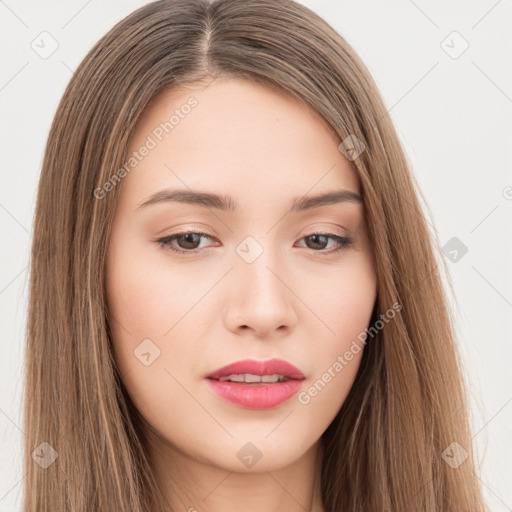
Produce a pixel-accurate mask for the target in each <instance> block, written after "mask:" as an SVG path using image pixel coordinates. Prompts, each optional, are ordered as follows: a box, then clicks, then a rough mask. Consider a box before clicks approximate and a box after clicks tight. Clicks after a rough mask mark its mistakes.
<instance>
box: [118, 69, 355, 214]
mask: <svg viewBox="0 0 512 512" xmlns="http://www.w3.org/2000/svg"><path fill="white" fill-rule="evenodd" d="M338 143H339V141H337V139H336V137H335V136H334V135H333V133H332V132H331V131H330V130H329V128H328V127H327V125H326V123H325V122H324V121H323V119H322V118H321V117H320V116H319V115H318V114H317V113H315V112H314V111H313V110H312V109H311V108H308V107H307V106H306V105H304V104H303V103H301V102H299V101H298V100H297V99H295V98H293V97H291V96H290V95H288V94H285V93H282V92H280V91H277V90H274V89H270V88H268V87H264V86H262V85H260V84H256V83H253V82H249V81H247V80H243V79H238V78H229V79H225V78H224V79H216V80H214V81H213V82H210V83H209V85H208V82H203V83H196V84H190V85H186V86H181V87H179V88H172V89H169V90H166V91H164V92H162V93H161V94H160V95H158V96H157V97H156V98H154V100H153V101H152V103H151V105H150V106H149V107H148V108H147V109H146V111H145V112H144V114H143V116H142V118H141V120H140V122H139V123H138V126H137V129H136V131H135V133H134V136H133V138H132V141H131V145H130V149H129V156H130V155H132V154H134V153H139V157H138V158H139V160H138V161H137V164H136V166H135V167H134V169H133V171H131V172H130V173H129V174H128V175H127V177H126V178H125V179H124V180H123V188H124V189H125V190H124V191H123V193H122V195H124V196H125V197H129V199H130V202H131V203H134V202H136V203H138V202H140V201H141V200H143V199H144V198H145V197H147V196H149V195H151V194H152V193H154V192H156V191H157V190H158V189H161V188H177V187H179V188H181V189H183V188H190V189H193V190H209V191H212V192H216V193H222V194H227V195H230V196H234V197H238V198H240V199H239V200H238V201H237V202H238V203H242V204H243V197H245V196H248V195H249V194H250V196H251V197H253V198H254V197H255V196H256V197H260V198H261V200H262V201H263V202H265V201H270V200H271V197H275V198H276V199H280V198H281V199H283V200H284V198H285V196H288V195H289V196H290V197H297V196H303V195H305V194H308V191H311V193H318V192H322V191H325V190H332V189H333V188H336V189H340V188H342V189H345V190H348V191H352V192H354V193H359V184H358V180H357V176H356V174H355V172H354V170H353V169H352V168H351V166H350V163H349V161H348V160H347V159H346V158H345V157H344V155H343V154H342V153H341V152H340V151H339V149H338ZM144 147H147V148H150V149H149V150H145V151H144V150H143V148H144ZM142 152H144V153H145V155H144V156H143V157H140V154H141V153H142Z"/></svg>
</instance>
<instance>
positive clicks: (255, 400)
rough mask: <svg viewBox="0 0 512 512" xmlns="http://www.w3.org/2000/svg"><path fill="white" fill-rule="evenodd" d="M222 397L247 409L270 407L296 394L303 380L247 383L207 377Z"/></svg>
mask: <svg viewBox="0 0 512 512" xmlns="http://www.w3.org/2000/svg"><path fill="white" fill-rule="evenodd" d="M206 380H207V381H208V383H209V384H210V386H211V387H212V389H213V390H214V391H215V392H216V393H217V394H218V395H220V396H221V397H222V398H224V399H226V400H228V401H229V402H232V403H234V404H236V405H238V406H240V407H245V408H246V409H270V408H272V407H277V406H278V405H280V404H282V403H283V402H284V401H285V400H288V399H289V398H291V397H292V396H293V395H295V394H296V393H297V392H298V391H299V389H300V388H301V386H302V380H296V379H290V380H287V381H284V382H276V383H273V384H246V383H241V382H228V381H220V380H213V379H206Z"/></svg>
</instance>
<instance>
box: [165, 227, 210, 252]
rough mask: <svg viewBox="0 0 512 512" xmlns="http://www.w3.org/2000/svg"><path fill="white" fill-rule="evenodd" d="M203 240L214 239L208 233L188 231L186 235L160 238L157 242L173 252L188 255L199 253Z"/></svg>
mask: <svg viewBox="0 0 512 512" xmlns="http://www.w3.org/2000/svg"><path fill="white" fill-rule="evenodd" d="M201 238H209V239H212V237H211V236H209V235H207V234H206V233H196V232H195V231H188V232H186V233H176V234H175V235H170V236H166V237H164V238H160V239H159V240H157V242H158V243H159V244H160V245H162V246H163V247H165V248H166V249H169V250H171V251H173V252H177V253H181V254H186V253H193V252H198V249H200V247H199V245H200V243H201ZM176 245H177V247H176Z"/></svg>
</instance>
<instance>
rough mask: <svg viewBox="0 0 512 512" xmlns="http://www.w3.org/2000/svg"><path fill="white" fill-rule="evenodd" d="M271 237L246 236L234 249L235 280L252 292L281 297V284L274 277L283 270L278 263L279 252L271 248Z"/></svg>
mask: <svg viewBox="0 0 512 512" xmlns="http://www.w3.org/2000/svg"><path fill="white" fill-rule="evenodd" d="M271 240H272V237H271V236H266V237H262V236H260V237H258V238H256V236H253V235H248V236H246V237H245V238H244V239H243V240H242V241H241V242H240V243H239V244H238V246H237V247H236V249H235V252H236V254H237V258H236V259H235V262H236V263H235V267H236V269H237V272H236V273H237V279H240V281H241V284H242V285H243V284H245V285H246V286H250V287H251V288H252V292H258V293H265V292H271V294H272V296H275V294H276V293H277V294H278V295H280V296H281V295H282V293H280V291H279V290H280V288H281V287H282V286H283V284H282V282H281V281H280V280H279V279H278V278H277V276H276V275H275V273H276V272H279V268H284V267H283V265H282V264H281V262H279V261H278V259H279V258H278V256H277V255H278V254H279V251H278V250H276V248H273V247H271Z"/></svg>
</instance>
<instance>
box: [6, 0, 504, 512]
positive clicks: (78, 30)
mask: <svg viewBox="0 0 512 512" xmlns="http://www.w3.org/2000/svg"><path fill="white" fill-rule="evenodd" d="M145 3H147V2H144V1H135V0H130V1H126V0H124V1H121V0H103V1H102V2H100V1H99V0H89V1H88V2H87V1H81V0H80V1H78V0H72V1H69V0H68V1H66V2H65V1H63V0H60V1H52V2H36V1H34V0H32V1H25V2H21V1H19V0H18V1H15V0H5V1H1V0H0V48H1V57H0V58H1V74H0V109H1V111H0V116H1V119H2V123H1V125H0V130H1V137H0V141H1V178H0V180H1V188H0V225H1V229H2V231H1V233H2V236H1V241H2V243H1V248H0V251H1V254H0V261H1V264H0V310H1V325H0V329H1V330H0V352H1V357H0V448H1V451H0V511H2V512H6V511H17V510H20V503H21V500H20V497H21V489H22V485H23V473H22V468H21V443H22V440H23V436H24V434H23V432H22V429H21V425H22V415H21V411H22V408H21V391H22V376H23V374H22V372H23V348H24V329H25V322H26V307H27V278H28V268H27V264H28V256H29V244H30V240H31V230H32V219H33V213H34V206H35V198H36V189H37V182H38V178H39V173H40V169H41V162H42V155H43V150H44V145H45V143H46V137H47V135H48V130H49V127H50V123H51V121H52V118H53V115H54V113H55V110H56V107H57V104H58V101H59V100H60V97H61V95H62V93H63V92H64V88H65V86H66V85H67V83H68V81H69V79H70V78H71V76H72V72H73V70H74V69H75V68H76V67H77V65H78V64H79V62H80V61H81V60H82V59H83V57H84V56H85V54H86V53H87V51H88V50H89V49H90V48H91V46H92V45H93V44H94V43H95V42H96V41H97V40H98V39H99V38H100V37H101V36H102V35H103V34H104V33H105V32H107V31H108V30H109V29H110V28H111V27H112V26H113V25H114V24H115V22H117V21H118V20H120V19H121V18H123V17H124V16H126V15H127V14H129V13H130V12H132V11H133V10H134V9H136V8H137V7H139V6H141V5H143V4H145ZM302 3H304V4H305V5H307V6H308V7H310V8H311V9H313V10H314V11H316V12H317V13H318V14H320V15H321V16H322V17H324V18H325V19H326V20H327V21H328V22H329V23H330V24H331V25H333V27H334V28H335V29H336V30H337V31H338V32H340V34H341V35H342V36H343V37H345V39H347V41H348V42H349V43H350V44H351V45H352V46H353V47H354V48H355V50H356V51H357V52H358V54H359V55H360V56H361V58H362V59H363V61H364V62H365V63H366V65H367V66H368V68H369V70H370V72H371V73H372V75H373V77H374V79H375V81H376V82H377V85H378V87H379V88H380V91H381V93H382V95H383V97H384V100H385V102H386V104H387V106H388V109H390V115H391V116H392V118H393V120H394V122H395V126H396V128H397V131H398V133H399V136H400V138H401V140H402V142H403V144H404V148H405V150H406V152H407V155H408V157H409V159H410V162H411V164H412V167H413V172H414V174H415V176H416V177H417V179H418V181H419V184H420V187H421V189H422V191H423V192H424V194H425V197H426V200H427V205H428V208H429V209H430V212H431V217H430V214H428V212H427V215H429V220H430V223H431V228H432V229H435V230H436V231H437V232H438V236H439V239H440V241H441V244H442V245H443V246H444V244H446V243H447V242H448V241H449V240H450V239H451V238H452V237H457V238H458V239H459V240H460V241H461V242H462V243H463V244H464V245H465V246H466V247H467V248H468V252H467V253H466V254H465V255H464V256H463V257H462V258H460V259H459V260H458V261H457V262H455V263H454V262H451V261H449V260H448V265H449V269H450V273H451V276H452V279H453V283H454V288H455V294H456V297H452V298H451V301H452V305H453V308H454V314H455V316H456V319H457V325H458V331H459V332H458V334H459V336H460V339H461V350H462V354H463V356H464V361H465V365H466V369H467V370H466V371H467V375H468V378H469V380H470V392H471V394H470V399H471V405H472V411H473V422H472V423H473V425H472V431H473V436H474V442H475V446H476V448H477V450H478V453H479V457H480V461H481V480H482V487H483V489H484V492H485V495H486V497H487V500H488V503H489V505H490V508H491V510H492V512H502V511H510V510H512V441H511V440H512V376H511V373H512V372H511V371H510V369H511V367H512V357H511V355H512V354H511V352H512V349H511V343H510V340H511V323H512V322H511V318H512V315H511V312H512V286H511V283H512V279H511V262H512V258H511V253H512V251H511V245H512V243H511V239H512V237H511V234H512V174H511V172H510V169H511V160H512V154H511V151H510V147H511V142H512V137H511V135H512V116H511V114H512V80H511V78H512V40H511V39H512V31H511V30H510V27H511V26H512V25H511V20H512V3H511V1H510V0H499V1H496V0H485V1H478V2H474V1H473V2H469V1H462V0H461V1H449V2H448V1H445V2H441V1H439V0H438V1H431V2H427V1H426V0H416V1H415V2H413V1H412V0H408V1H405V0H402V1H398V0H393V1H389V0H388V1H386V2H384V1H376V0H366V1H365V2H356V1H340V2H338V1H336V2H335V1H334V0H331V1H326V0H324V1H318V0H317V1H303V2H302ZM43 31H47V32H48V33H50V34H51V36H52V37H53V38H54V39H55V40H56V41H57V42H58V45H59V46H58V48H57V50H56V51H55V52H54V53H53V54H52V55H51V56H50V57H48V58H47V59H42V58H41V57H40V56H39V55H38V54H37V53H36V52H35V51H34V50H33V49H32V48H31V43H32V41H33V40H34V39H36V38H37V37H38V36H39V34H40V33H41V32H43ZM453 31H456V32H458V33H459V34H460V36H461V37H462V38H463V39H464V40H465V41H467V44H469V46H468V48H467V50H466V51H464V53H462V54H461V55H460V56H458V57H457V58H453V57H454V56H455V55H456V52H458V50H460V49H463V46H462V45H463V44H464V42H463V40H462V39H460V38H459V36H457V35H453V34H452V33H453ZM448 36H449V37H448ZM447 37H448V39H446V38H447ZM443 41H444V43H443ZM450 47H451V48H450ZM447 52H448V53H447ZM450 52H451V54H452V55H450V54H449V53H450ZM446 414H450V411H446Z"/></svg>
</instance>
